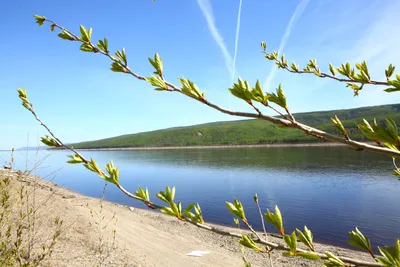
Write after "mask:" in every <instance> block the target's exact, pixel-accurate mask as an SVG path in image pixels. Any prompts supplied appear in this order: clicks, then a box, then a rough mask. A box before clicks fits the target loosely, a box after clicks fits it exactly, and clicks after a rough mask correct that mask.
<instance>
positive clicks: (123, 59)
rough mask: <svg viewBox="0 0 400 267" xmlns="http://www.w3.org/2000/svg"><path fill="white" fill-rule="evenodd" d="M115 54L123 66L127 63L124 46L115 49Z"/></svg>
mask: <svg viewBox="0 0 400 267" xmlns="http://www.w3.org/2000/svg"><path fill="white" fill-rule="evenodd" d="M115 55H116V56H117V57H118V59H119V60H120V62H121V63H123V64H124V65H125V66H127V65H128V59H127V57H126V51H125V48H122V49H121V51H119V50H117V51H116V52H115Z"/></svg>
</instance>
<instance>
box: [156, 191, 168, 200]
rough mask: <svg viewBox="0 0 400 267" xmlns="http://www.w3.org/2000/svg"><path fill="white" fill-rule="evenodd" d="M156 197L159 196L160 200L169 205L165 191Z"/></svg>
mask: <svg viewBox="0 0 400 267" xmlns="http://www.w3.org/2000/svg"><path fill="white" fill-rule="evenodd" d="M156 196H157V197H158V198H159V199H160V200H162V201H164V202H167V203H169V200H168V199H167V197H166V195H165V193H164V192H163V191H160V193H157V194H156Z"/></svg>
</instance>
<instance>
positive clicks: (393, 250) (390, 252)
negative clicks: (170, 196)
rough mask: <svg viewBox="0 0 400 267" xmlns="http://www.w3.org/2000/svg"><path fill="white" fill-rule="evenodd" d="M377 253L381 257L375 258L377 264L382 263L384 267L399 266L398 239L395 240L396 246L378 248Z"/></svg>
mask: <svg viewBox="0 0 400 267" xmlns="http://www.w3.org/2000/svg"><path fill="white" fill-rule="evenodd" d="M378 249H379V252H380V253H381V255H382V256H383V257H378V258H376V261H377V262H380V263H382V264H383V265H384V266H386V267H392V266H396V267H398V266H400V239H396V246H395V247H391V246H385V248H380V247H378Z"/></svg>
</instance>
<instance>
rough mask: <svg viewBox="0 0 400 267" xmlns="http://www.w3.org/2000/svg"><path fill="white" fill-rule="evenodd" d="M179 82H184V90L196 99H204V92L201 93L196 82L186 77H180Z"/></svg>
mask: <svg viewBox="0 0 400 267" xmlns="http://www.w3.org/2000/svg"><path fill="white" fill-rule="evenodd" d="M178 80H179V82H180V83H181V84H182V89H181V90H182V92H183V93H184V94H186V95H188V96H191V97H194V98H196V99H204V93H201V92H200V90H199V88H198V87H197V85H196V84H195V83H193V82H192V81H191V80H189V79H186V78H179V79H178Z"/></svg>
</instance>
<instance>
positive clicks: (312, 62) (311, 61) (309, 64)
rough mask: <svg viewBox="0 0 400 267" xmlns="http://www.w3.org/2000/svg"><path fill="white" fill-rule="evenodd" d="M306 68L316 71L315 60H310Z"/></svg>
mask: <svg viewBox="0 0 400 267" xmlns="http://www.w3.org/2000/svg"><path fill="white" fill-rule="evenodd" d="M308 66H309V67H310V69H317V68H318V66H317V60H316V59H312V60H310V62H309V63H308Z"/></svg>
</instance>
